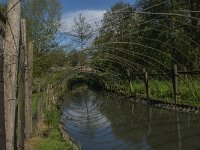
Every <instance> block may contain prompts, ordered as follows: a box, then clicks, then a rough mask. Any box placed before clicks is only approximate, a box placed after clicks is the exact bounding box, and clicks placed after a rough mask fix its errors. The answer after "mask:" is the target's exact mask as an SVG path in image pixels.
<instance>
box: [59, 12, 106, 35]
mask: <svg viewBox="0 0 200 150" xmlns="http://www.w3.org/2000/svg"><path fill="white" fill-rule="evenodd" d="M105 12H106V10H79V11H75V12H69V13H65V14H63V16H62V22H63V25H66V27H65V28H66V29H65V31H70V29H71V26H72V25H73V20H74V18H75V17H78V15H79V14H82V16H83V17H85V18H86V21H88V23H90V24H91V25H92V26H93V27H94V26H95V22H99V21H100V20H101V19H102V18H103V14H104V13H105Z"/></svg>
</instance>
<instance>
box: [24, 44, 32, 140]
mask: <svg viewBox="0 0 200 150" xmlns="http://www.w3.org/2000/svg"><path fill="white" fill-rule="evenodd" d="M25 66H26V81H25V87H26V88H25V89H26V98H25V103H26V104H25V105H26V109H25V111H26V124H25V134H26V138H27V139H30V137H31V134H32V130H33V129H32V128H33V126H32V124H33V123H32V106H31V100H32V79H33V75H32V74H33V44H32V43H28V45H27V47H26V49H25Z"/></svg>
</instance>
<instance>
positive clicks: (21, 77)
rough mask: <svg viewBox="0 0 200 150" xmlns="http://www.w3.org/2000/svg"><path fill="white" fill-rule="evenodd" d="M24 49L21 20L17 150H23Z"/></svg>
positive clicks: (24, 29)
mask: <svg viewBox="0 0 200 150" xmlns="http://www.w3.org/2000/svg"><path fill="white" fill-rule="evenodd" d="M25 47H26V25H25V20H24V19H21V47H20V53H19V68H18V69H19V73H18V74H19V75H18V78H19V79H18V81H19V88H18V91H19V95H18V100H19V103H18V111H19V114H18V115H19V119H18V121H19V122H18V135H17V138H18V139H17V140H18V149H19V150H23V149H24V140H25V133H24V129H25Z"/></svg>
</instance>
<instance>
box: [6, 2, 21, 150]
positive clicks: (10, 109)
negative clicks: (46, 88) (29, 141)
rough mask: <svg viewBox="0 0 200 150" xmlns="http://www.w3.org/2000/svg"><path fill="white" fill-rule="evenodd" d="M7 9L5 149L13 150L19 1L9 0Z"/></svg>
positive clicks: (18, 39)
mask: <svg viewBox="0 0 200 150" xmlns="http://www.w3.org/2000/svg"><path fill="white" fill-rule="evenodd" d="M7 10H8V11H9V13H7V17H6V18H7V20H6V33H5V40H4V67H3V77H4V102H5V105H4V106H5V128H6V149H7V150H14V137H15V117H16V106H17V105H16V104H17V76H18V54H19V41H20V19H21V18H20V17H21V15H20V14H21V2H20V1H19V0H9V1H8V7H7Z"/></svg>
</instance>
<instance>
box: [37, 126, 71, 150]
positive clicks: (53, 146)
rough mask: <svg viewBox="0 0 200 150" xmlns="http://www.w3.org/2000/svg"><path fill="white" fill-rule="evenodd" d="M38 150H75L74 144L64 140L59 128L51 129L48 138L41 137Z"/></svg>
mask: <svg viewBox="0 0 200 150" xmlns="http://www.w3.org/2000/svg"><path fill="white" fill-rule="evenodd" d="M37 149H38V150H73V148H72V146H71V145H70V144H68V143H67V142H66V141H64V140H63V138H62V136H61V134H60V131H59V130H58V129H51V131H50V132H49V133H48V136H47V138H43V139H41V141H40V142H39V145H38V146H37Z"/></svg>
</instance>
